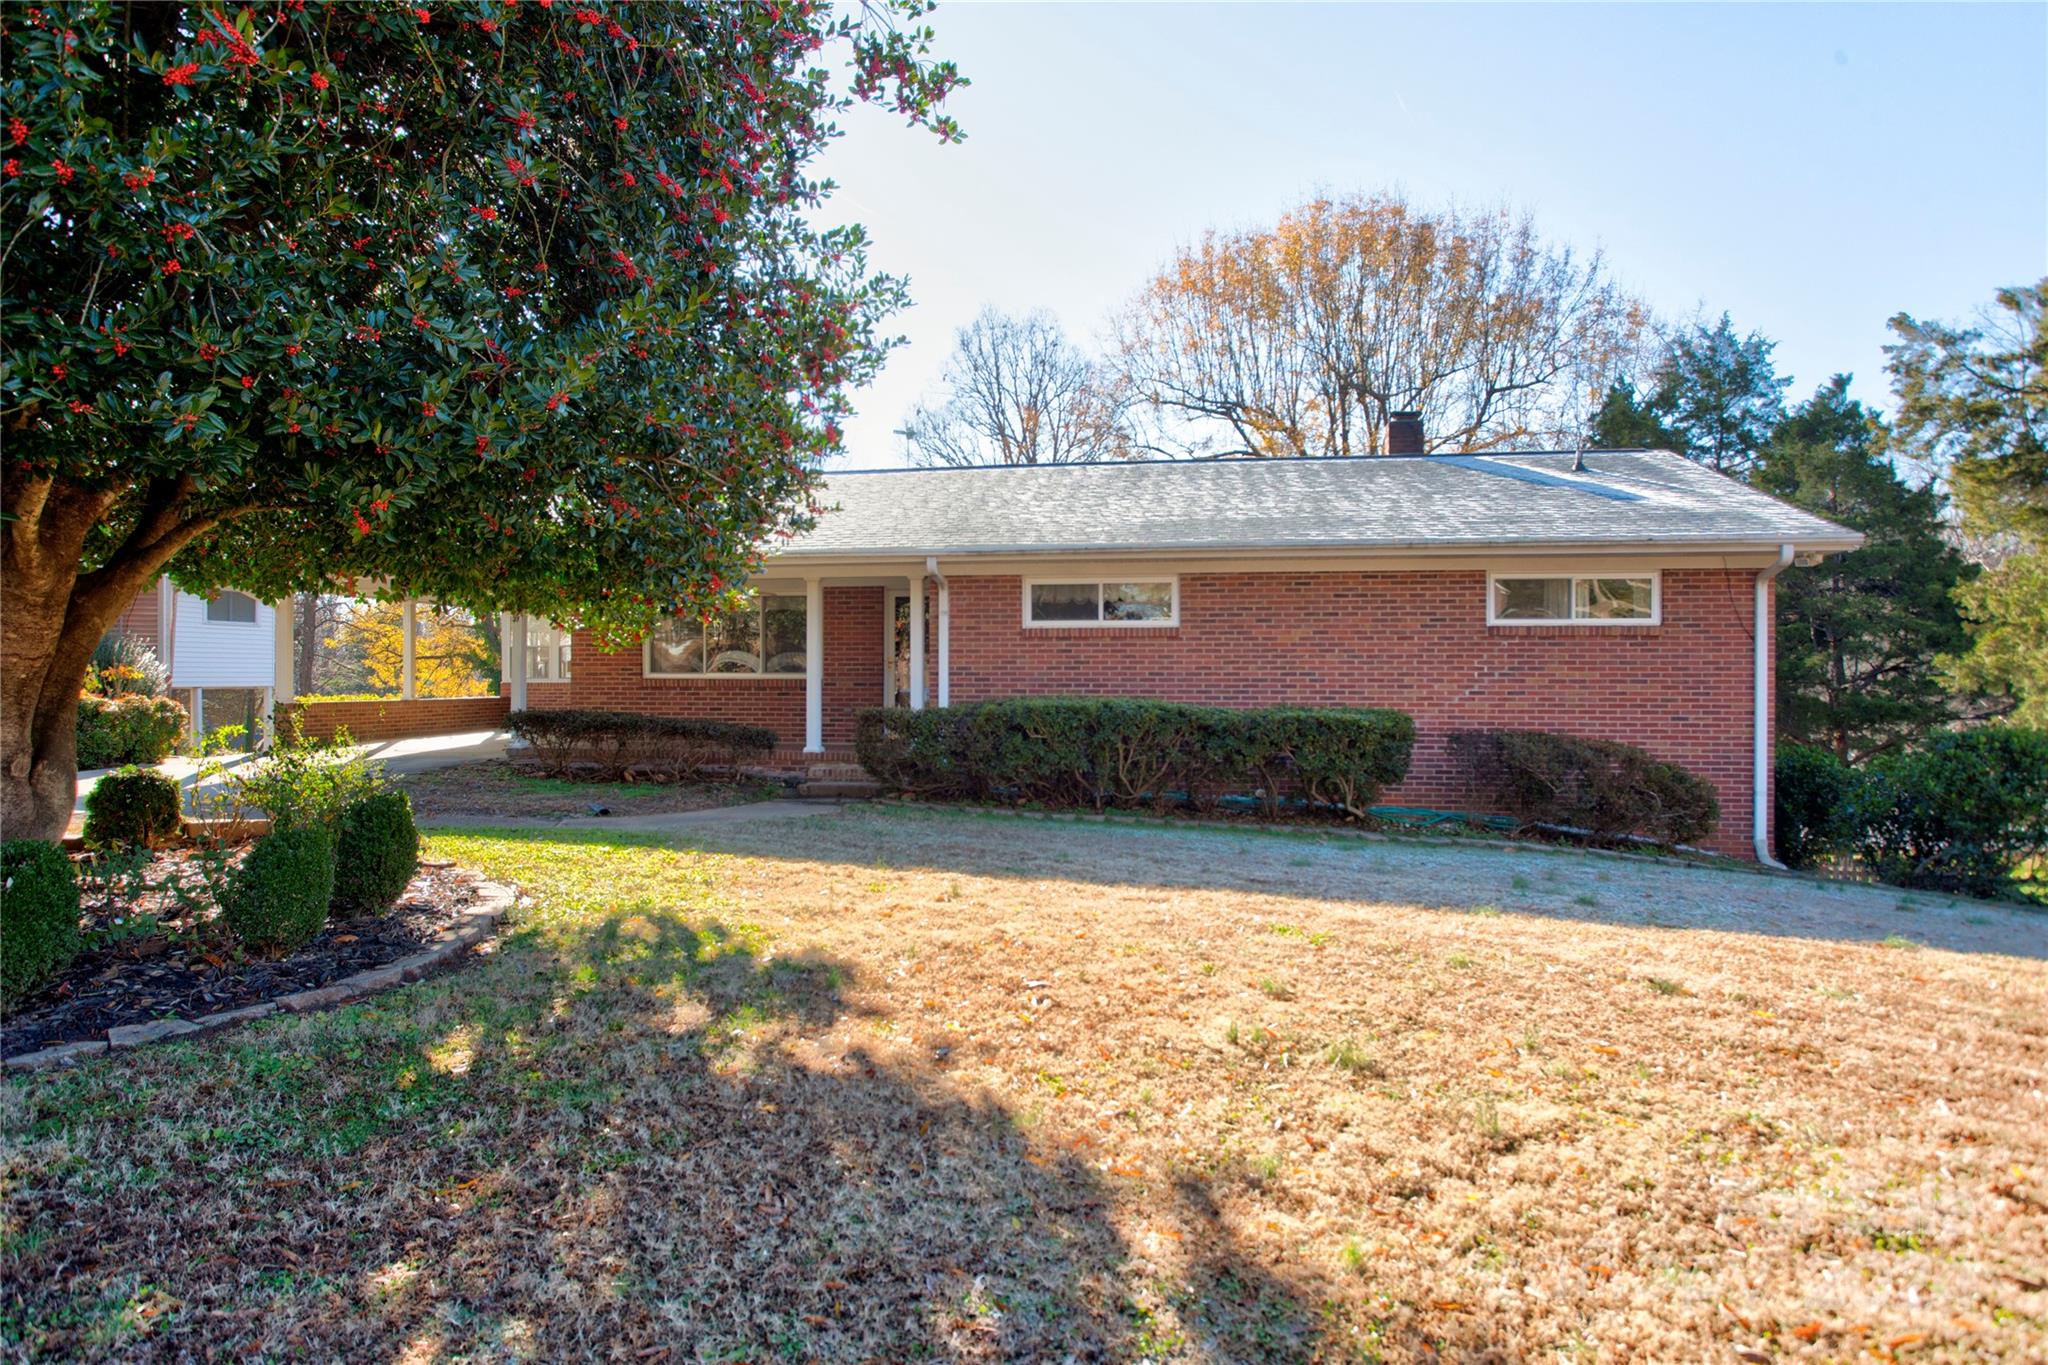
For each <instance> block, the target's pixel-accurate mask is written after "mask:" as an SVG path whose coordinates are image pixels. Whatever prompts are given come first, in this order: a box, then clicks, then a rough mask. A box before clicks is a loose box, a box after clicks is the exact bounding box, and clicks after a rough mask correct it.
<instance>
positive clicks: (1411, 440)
mask: <svg viewBox="0 0 2048 1365" xmlns="http://www.w3.org/2000/svg"><path fill="white" fill-rule="evenodd" d="M1422 453H1423V450H1422V414H1421V413H1419V412H1390V413H1388V414H1387V454H1389V455H1420V454H1422Z"/></svg>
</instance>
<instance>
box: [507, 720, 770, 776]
mask: <svg viewBox="0 0 2048 1365" xmlns="http://www.w3.org/2000/svg"><path fill="white" fill-rule="evenodd" d="M507 724H508V726H509V727H510V728H511V730H512V733H513V734H515V735H518V736H519V737H520V738H521V739H523V740H525V741H526V742H527V743H528V744H530V745H532V746H533V753H534V757H535V758H536V759H538V760H539V762H540V765H541V767H543V768H544V769H546V770H547V771H549V772H551V773H555V774H557V775H560V776H563V777H573V776H577V775H579V772H581V773H583V774H585V775H591V770H594V775H597V776H602V777H623V776H624V775H625V774H626V773H628V772H663V773H671V774H674V775H675V776H677V777H699V776H702V775H704V773H705V772H706V771H707V770H710V769H721V770H724V771H727V772H730V771H732V770H733V769H736V768H737V767H739V765H740V764H742V763H744V762H745V761H746V760H748V759H749V758H759V757H761V756H763V755H765V754H768V753H770V752H771V751H773V750H774V748H775V732H774V731H773V730H765V729H763V728H761V727H760V726H758V725H736V724H733V723H732V722H730V721H722V720H700V719H697V718H695V717H690V716H642V715H635V714H634V713H632V712H630V711H588V710H562V711H519V712H515V713H514V714H513V715H512V717H511V719H510V720H509V721H508V722H507Z"/></svg>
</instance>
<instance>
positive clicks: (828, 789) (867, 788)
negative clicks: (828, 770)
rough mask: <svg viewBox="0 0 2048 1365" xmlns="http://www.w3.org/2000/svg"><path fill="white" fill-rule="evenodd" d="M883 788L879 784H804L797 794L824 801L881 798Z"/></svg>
mask: <svg viewBox="0 0 2048 1365" xmlns="http://www.w3.org/2000/svg"><path fill="white" fill-rule="evenodd" d="M881 791H882V787H881V784H880V783H878V782H803V783H799V784H798V785H797V789H796V794H797V795H798V796H801V797H806V798H812V799H817V800H824V799H827V798H839V797H844V798H858V797H866V796H879V795H880V794H881Z"/></svg>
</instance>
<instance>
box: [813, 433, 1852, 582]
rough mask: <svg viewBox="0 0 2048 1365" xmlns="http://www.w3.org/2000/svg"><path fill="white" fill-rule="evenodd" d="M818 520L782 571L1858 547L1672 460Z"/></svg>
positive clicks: (988, 498) (1338, 475)
mask: <svg viewBox="0 0 2048 1365" xmlns="http://www.w3.org/2000/svg"><path fill="white" fill-rule="evenodd" d="M823 505H824V506H825V507H826V508H828V509H829V510H827V511H826V512H825V513H824V515H822V516H821V517H819V519H818V525H817V527H816V529H814V530H812V531H810V532H808V533H806V534H805V535H803V536H800V537H798V538H797V539H795V540H793V541H792V542H790V543H789V544H788V545H787V546H785V547H783V549H782V551H781V554H782V555H785V556H789V557H794V558H805V557H810V556H813V555H818V556H824V555H830V556H864V555H877V556H882V555H887V556H896V555H903V556H915V557H920V558H921V557H923V556H925V555H933V554H939V555H962V554H999V553H1007V554H1019V553H1026V554H1028V553H1044V552H1053V551H1062V550H1140V549H1142V550H1181V549H1184V550H1202V551H1212V552H1213V551H1231V550H1263V549H1282V550H1284V549H1309V548H1318V549H1344V548H1357V549H1397V548H1424V547H1427V548H1444V547H1457V546H1473V547H1490V546H1538V545H1541V546H1568V545H1586V546H1597V545H1603V544H1605V545H1615V544H1642V543H1646V542H1648V543H1657V544H1667V543H1668V544H1670V545H1672V546H1673V547H1682V546H1722V545H1729V544H1743V545H1763V544H1772V545H1775V544H1780V543H1784V542H1791V543H1792V544H1794V545H1796V546H1798V547H1799V548H1800V549H1802V550H1824V549H1849V548H1852V547H1853V546H1854V545H1856V544H1857V543H1858V542H1860V540H1861V537H1860V536H1859V535H1857V534H1856V533H1855V532H1853V531H1849V530H1846V529H1844V528H1843V527H1840V526H1837V525H1835V524H1834V523H1832V522H1828V521H1823V520H1822V519H1820V518H1819V517H1816V516H1813V515H1811V514H1809V513H1806V512H1802V511H1800V510H1799V509H1798V508H1795V507H1792V506H1790V505H1789V504H1787V503H1783V502H1780V501H1778V500H1777V499H1776V498H1772V497H1769V496H1767V495H1765V494H1763V493H1759V492H1757V491H1756V490H1754V489H1752V488H1748V487H1746V486H1744V485H1742V484H1739V483H1736V482H1735V481H1734V480H1732V479H1729V478H1725V477H1723V476H1721V475H1719V474H1716V473H1714V472H1713V471H1711V470H1709V469H1706V468H1704V467H1702V466H1700V465H1697V464H1694V463H1693V462H1692V461H1690V460H1687V459H1684V458H1682V457H1680V456H1678V455H1674V454H1672V453H1670V452H1668V451H1593V452H1588V453H1587V454H1586V456H1585V470H1584V472H1583V473H1575V472H1573V470H1572V456H1570V455H1554V454H1493V455H1431V456H1397V457H1382V458H1371V459H1348V460H1338V459H1333V460H1217V461H1205V462H1199V463H1195V462H1190V463H1168V462H1154V463H1133V464H1095V465H1053V466H1043V465H1041V466H1008V467H994V468H976V469H896V470H875V471H870V472H861V473H845V474H830V475H828V476H827V479H826V487H825V490H824V495H823Z"/></svg>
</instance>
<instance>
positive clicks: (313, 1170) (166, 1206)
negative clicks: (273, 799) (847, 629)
mask: <svg viewBox="0 0 2048 1365" xmlns="http://www.w3.org/2000/svg"><path fill="white" fill-rule="evenodd" d="M535 938H536V936H535V935H534V934H532V933H530V932H529V933H525V934H522V935H521V936H519V937H517V938H515V940H514V941H513V942H511V943H509V944H508V945H506V946H505V947H504V948H503V949H502V950H501V951H499V952H498V953H496V954H495V955H494V956H493V958H492V959H491V960H490V961H488V962H486V963H483V964H480V965H478V966H477V967H475V968H472V969H471V970H470V971H468V972H465V973H462V974H459V975H457V976H454V977H450V978H447V979H444V980H442V981H439V982H435V983H430V984H427V985H422V986H418V987H413V988H410V989H408V990H404V991H400V992H397V993H395V994H392V995H389V996H385V997H381V998H380V999H379V1000H377V1001H373V1002H371V1003H369V1004H366V1005H363V1006H358V1007H354V1008H351V1009H347V1010H343V1011H338V1012H336V1013H333V1014H329V1015H322V1016H313V1017H310V1018H306V1019H299V1020H283V1021H272V1022H269V1023H266V1024H264V1025H260V1026H258V1027H256V1028H254V1029H251V1030H247V1031H245V1032H243V1033H241V1034H237V1035H230V1036H226V1037H222V1038H218V1039H212V1040H205V1041H202V1042H199V1043H196V1044H189V1045H174V1046H170V1047H165V1048H160V1049H156V1050H153V1051H145V1052H143V1053H140V1054H136V1055H134V1056H132V1057H127V1058H119V1059H113V1060H111V1061H108V1062H105V1063H101V1064H96V1065H93V1066H89V1067H87V1068H83V1069H81V1070H78V1071H75V1072H70V1073H63V1074H59V1075H54V1076H48V1077H40V1078H35V1079H33V1080H31V1081H29V1082H26V1083H24V1084H23V1085H22V1086H21V1087H20V1088H18V1089H17V1088H15V1087H9V1090H10V1091H12V1093H11V1094H9V1095H7V1097H6V1100H5V1104H6V1109H5V1111H4V1113H5V1117H6V1127H7V1128H8V1130H9V1131H10V1133H11V1137H10V1141H9V1152H8V1155H7V1157H6V1159H5V1175H6V1184H7V1187H8V1195H7V1200H6V1209H7V1232H8V1236H7V1245H6V1249H5V1251H4V1253H0V1255H4V1260H0V1264H4V1267H5V1281H6V1284H5V1287H4V1288H0V1343H4V1344H5V1345H6V1346H7V1347H8V1348H9V1349H10V1350H12V1351H19V1352H21V1353H22V1354H23V1355H25V1356H27V1357H29V1358H39V1357H40V1358H53V1359H54V1358H97V1359H121V1360H148V1359H174V1358H175V1359H184V1358H205V1357H208V1356H210V1355H213V1354H216V1353H220V1354H231V1355H235V1356H238V1357H239V1356H243V1355H250V1354H262V1355H266V1356H291V1357H294V1358H309V1359H386V1360H431V1359H442V1358H462V1359H470V1358H479V1357H482V1358H513V1359H519V1358H527V1359H541V1360H568V1359H589V1358H626V1359H641V1360H672V1361H686V1360H767V1359H771V1358H778V1359H779V1358H786V1359H800V1360H809V1359H818V1360H865V1359H888V1360H903V1359H918V1358H924V1359H941V1360H1015V1359H1041V1358H1043V1359H1051V1358H1067V1359H1077V1360H1089V1359H1122V1358H1129V1357H1131V1356H1133V1355H1140V1354H1151V1355H1154V1356H1160V1355H1172V1356H1175V1357H1177V1358H1182V1359H1205V1360H1206V1359H1219V1360H1220V1359H1252V1358H1257V1359H1286V1358H1303V1357H1306V1356H1308V1355H1309V1354H1311V1353H1312V1351H1313V1349H1314V1348H1313V1347H1312V1346H1311V1344H1310V1343H1311V1342H1312V1340H1313V1339H1314V1338H1315V1335H1316V1331H1317V1326H1316V1309H1315V1308H1313V1307H1312V1306H1311V1299H1310V1297H1309V1291H1306V1290H1300V1289H1295V1288H1291V1287H1290V1286H1289V1284H1288V1283H1286V1282H1285V1281H1284V1280H1283V1279H1282V1278H1280V1277H1278V1276H1276V1275H1274V1274H1271V1273H1267V1272H1264V1271H1261V1270H1260V1269H1258V1268H1257V1267H1256V1266H1254V1265H1251V1264H1249V1263H1248V1261H1247V1260H1246V1258H1243V1257H1241V1256H1239V1255H1238V1253H1237V1252H1236V1250H1235V1248H1234V1247H1233V1246H1232V1244H1231V1242H1230V1239H1229V1238H1228V1236H1227V1235H1225V1232H1224V1229H1223V1227H1222V1224H1221V1223H1220V1221H1219V1220H1218V1219H1216V1217H1215V1216H1214V1205H1213V1203H1210V1202H1207V1196H1206V1195H1205V1194H1203V1193H1201V1192H1200V1191H1195V1192H1193V1193H1190V1192H1189V1191H1188V1190H1187V1189H1186V1188H1183V1189H1182V1191H1181V1194H1180V1196H1179V1197H1178V1198H1177V1201H1176V1205H1175V1206H1174V1207H1166V1206H1162V1207H1161V1208H1160V1209H1158V1210H1156V1211H1155V1212H1156V1213H1157V1215H1158V1216H1161V1217H1181V1218H1182V1219H1183V1220H1184V1221H1185V1224H1186V1226H1185V1231H1184V1233H1183V1234H1182V1235H1183V1237H1184V1238H1185V1239H1186V1242H1187V1244H1188V1245H1189V1247H1190V1248H1192V1249H1194V1251H1193V1254H1194V1256H1195V1264H1196V1266H1197V1271H1196V1272H1195V1273H1192V1274H1190V1275H1189V1276H1188V1277H1187V1279H1186V1281H1185V1283H1184V1285H1183V1286H1182V1287H1181V1288H1180V1289H1178V1290H1177V1291H1171V1290H1170V1291H1165V1292H1164V1293H1163V1294H1162V1293H1155V1292H1154V1291H1153V1290H1151V1289H1149V1288H1147V1287H1146V1284H1145V1283H1141V1281H1142V1280H1143V1276H1142V1274H1141V1273H1140V1270H1139V1268H1138V1265H1139V1263H1138V1261H1137V1260H1134V1258H1133V1256H1132V1253H1131V1251H1130V1250H1129V1248H1127V1247H1126V1246H1125V1244H1124V1242H1123V1240H1122V1238H1121V1237H1120V1235H1119V1234H1118V1232H1117V1230H1116V1228H1115V1226H1114V1225H1113V1223H1112V1221H1111V1219H1110V1217H1109V1216H1108V1209H1109V1205H1110V1203H1111V1200H1112V1198H1113V1196H1112V1193H1111V1192H1110V1191H1109V1190H1108V1189H1107V1188H1106V1182H1105V1177H1104V1175H1103V1173H1102V1172H1100V1171H1098V1170H1097V1169H1096V1168H1095V1167H1093V1166H1091V1165H1090V1164H1088V1163H1087V1162H1085V1161H1083V1160H1081V1159H1080V1158H1078V1157H1075V1156H1070V1155H1047V1154H1045V1153H1043V1152H1040V1151H1033V1150H1031V1149H1030V1147H1029V1145H1028V1144H1027V1141H1026V1139H1025V1136H1024V1134H1023V1133H1022V1132H1021V1131H1020V1127H1019V1124H1018V1122H1017V1121H1015V1120H1014V1119H1013V1116H1012V1115H1011V1114H1010V1113H1008V1112H1006V1111H1005V1110H1004V1109H1003V1108H1002V1107H1001V1106H1000V1105H998V1104H996V1103H994V1102H992V1101H990V1100H988V1099H987V1098H985V1097H977V1096H972V1095H968V1094H963V1093H960V1092H959V1091H958V1090H957V1089H956V1088H955V1086H954V1085H953V1084H952V1083H951V1082H950V1080H949V1078H948V1076H947V1075H946V1074H945V1072H944V1069H943V1067H942V1066H941V1065H940V1064H939V1062H938V1060H937V1059H934V1061H933V1062H931V1063H929V1064H916V1063H912V1064H908V1065H906V1064H904V1063H903V1062H901V1061H900V1060H899V1061H897V1062H896V1063H894V1064H890V1063H888V1062H885V1061H881V1060H878V1059H877V1058H876V1057H875V1056H873V1055H871V1054H870V1052H869V1051H867V1050H866V1049H864V1048H863V1047H861V1046H859V1045H857V1044H855V1043H853V1042H852V1041H850V1035H851V1033H852V1031H853V1030H854V1029H855V1028H856V1027H857V1026H859V1024H860V1021H859V1019H858V1018H857V1016H855V1015H853V1014H852V1013H850V1011H849V1007H848V1005H847V1003H846V1002H845V1000H844V998H843V994H842V992H843V989H844V988H845V986H846V985H847V984H848V983H849V981H850V980H851V975H850V969H849V968H848V967H847V966H846V965H845V964H843V963H840V962H835V961H832V960H829V959H825V958H821V957H805V956H789V957H785V956H781V955H779V954H777V953H776V952H775V951H774V949H773V946H772V945H771V944H768V943H767V942H766V941H765V939H764V938H763V936H762V935H761V934H760V933H759V931H757V930H755V929H753V928H751V927H749V926H747V925H744V924H737V923H730V922H721V921H717V920H706V919H703V918H701V917H693V916H691V915H688V914H686V913H685V912H683V911H681V910H678V909H675V908H673V907H668V908H664V907H661V906H655V905H641V906H636V907H632V908H622V909H620V910H619V911H617V912H616V913H610V914H606V915H603V916H601V917H595V918H592V919H590V920H589V921H588V922H587V924H579V925H578V927H577V931H576V932H573V933H561V932H558V933H557V934H556V935H555V946H554V947H553V948H552V950H551V949H550V947H549V946H547V945H545V944H542V943H540V942H536V941H534V940H535ZM522 940H523V941H522ZM1203 1209H1206V1210H1207V1212H1206V1213H1203V1212H1201V1210H1203ZM1176 1210H1177V1211H1176ZM1190 1210H1192V1211H1193V1212H1192V1213H1191V1212H1190ZM1147 1283H1149V1282H1147ZM1148 1294H1150V1295H1151V1296H1152V1297H1153V1298H1155V1299H1157V1298H1169V1299H1171V1298H1174V1297H1175V1295H1176V1294H1177V1295H1178V1300H1177V1302H1176V1308H1177V1309H1178V1310H1179V1312H1180V1315H1181V1317H1182V1319H1183V1321H1185V1322H1187V1323H1188V1324H1189V1325H1191V1326H1196V1327H1197V1328H1198V1329H1199V1330H1198V1331H1197V1333H1196V1336H1197V1337H1198V1338H1199V1339H1197V1340H1193V1341H1190V1340H1187V1339H1186V1338H1184V1337H1183V1338H1164V1339H1162V1338H1158V1337H1156V1336H1155V1335H1154V1334H1153V1329H1152V1327H1151V1326H1150V1325H1149V1324H1150V1323H1151V1321H1152V1314H1151V1312H1150V1310H1148V1309H1147V1308H1145V1307H1144V1306H1143V1305H1142V1304H1141V1303H1140V1302H1139V1299H1140V1298H1141V1297H1144V1296H1146V1295H1148ZM1246 1305H1249V1306H1250V1310H1251V1311H1246Z"/></svg>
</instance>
